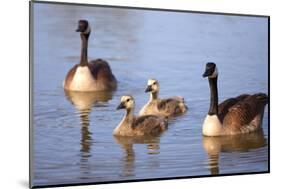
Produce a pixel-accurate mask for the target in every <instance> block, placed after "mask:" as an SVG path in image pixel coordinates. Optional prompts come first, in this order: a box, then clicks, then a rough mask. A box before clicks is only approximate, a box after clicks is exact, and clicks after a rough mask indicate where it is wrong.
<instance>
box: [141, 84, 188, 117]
mask: <svg viewBox="0 0 281 189" xmlns="http://www.w3.org/2000/svg"><path fill="white" fill-rule="evenodd" d="M159 89H160V86H159V82H158V81H157V80H156V79H149V80H148V82H147V88H146V90H145V92H150V99H149V101H148V103H147V104H146V105H144V107H143V108H142V109H141V111H140V115H163V116H167V117H171V116H177V115H180V114H183V113H185V112H186V111H187V106H186V105H185V102H184V98H182V97H179V96H175V97H171V98H167V99H159V98H158V95H159Z"/></svg>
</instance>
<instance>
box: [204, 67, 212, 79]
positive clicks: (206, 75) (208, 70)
mask: <svg viewBox="0 0 281 189" xmlns="http://www.w3.org/2000/svg"><path fill="white" fill-rule="evenodd" d="M210 75H212V70H211V69H206V70H205V72H204V73H203V75H202V77H208V76H210Z"/></svg>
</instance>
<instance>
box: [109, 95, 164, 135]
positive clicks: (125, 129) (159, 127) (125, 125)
mask: <svg viewBox="0 0 281 189" xmlns="http://www.w3.org/2000/svg"><path fill="white" fill-rule="evenodd" d="M134 108H135V101H134V98H133V97H132V96H130V95H128V96H122V98H121V103H120V105H119V106H118V107H117V109H126V114H125V116H124V118H123V119H122V121H121V122H120V123H119V125H118V126H117V127H116V128H115V129H114V131H113V135H116V136H157V135H159V134H161V133H162V132H163V131H164V130H166V129H167V127H168V121H167V119H166V118H164V117H161V116H156V115H145V116H134Z"/></svg>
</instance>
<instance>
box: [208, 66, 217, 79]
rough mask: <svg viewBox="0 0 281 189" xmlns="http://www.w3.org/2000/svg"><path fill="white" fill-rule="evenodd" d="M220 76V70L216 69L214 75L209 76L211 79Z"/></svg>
mask: <svg viewBox="0 0 281 189" xmlns="http://www.w3.org/2000/svg"><path fill="white" fill-rule="evenodd" d="M218 74H219V72H218V69H217V68H215V71H214V72H213V73H212V75H210V76H209V78H215V77H217V76H218Z"/></svg>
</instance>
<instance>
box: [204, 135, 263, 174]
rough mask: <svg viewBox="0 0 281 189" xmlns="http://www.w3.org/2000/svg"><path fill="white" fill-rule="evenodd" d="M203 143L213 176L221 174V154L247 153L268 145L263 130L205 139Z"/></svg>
mask: <svg viewBox="0 0 281 189" xmlns="http://www.w3.org/2000/svg"><path fill="white" fill-rule="evenodd" d="M202 142H203V147H204V149H205V151H206V152H207V154H208V160H209V169H210V172H211V174H212V175H214V174H219V158H220V153H221V152H225V153H229V152H246V151H249V150H252V149H257V148H261V147H264V146H266V144H267V141H266V139H265V137H264V134H263V131H262V130H259V131H258V132H254V133H250V134H247V135H233V136H222V137H203V139H202Z"/></svg>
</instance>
